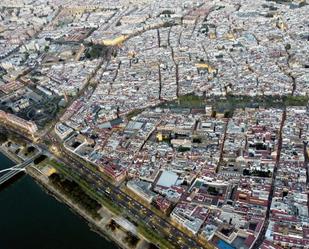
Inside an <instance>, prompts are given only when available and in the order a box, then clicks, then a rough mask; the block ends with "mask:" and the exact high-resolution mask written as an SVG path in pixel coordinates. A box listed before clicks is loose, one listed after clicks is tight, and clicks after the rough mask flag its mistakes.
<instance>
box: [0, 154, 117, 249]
mask: <svg viewBox="0 0 309 249" xmlns="http://www.w3.org/2000/svg"><path fill="white" fill-rule="evenodd" d="M13 165H14V163H13V162H11V161H10V160H9V159H7V158H6V157H5V156H3V155H2V154H0V169H5V168H8V167H11V166H13ZM116 248H117V246H116V245H115V244H114V243H112V242H110V241H108V240H106V239H104V238H102V237H101V236H99V235H98V234H96V233H95V232H93V231H91V230H90V228H89V226H88V225H87V224H86V222H85V221H84V220H83V219H82V218H80V217H79V216H78V215H76V214H74V213H73V212H72V211H71V210H70V209H69V208H68V207H67V206H66V205H64V204H62V203H60V202H58V201H57V200H56V199H55V198H53V197H52V196H50V195H48V194H46V193H45V192H44V191H43V189H42V188H41V187H40V186H39V185H37V184H36V183H35V182H34V181H33V180H32V179H31V177H29V176H27V175H25V176H22V177H21V178H20V179H18V180H16V181H15V182H13V183H11V184H9V185H8V186H6V187H4V188H1V190H0V249H116Z"/></svg>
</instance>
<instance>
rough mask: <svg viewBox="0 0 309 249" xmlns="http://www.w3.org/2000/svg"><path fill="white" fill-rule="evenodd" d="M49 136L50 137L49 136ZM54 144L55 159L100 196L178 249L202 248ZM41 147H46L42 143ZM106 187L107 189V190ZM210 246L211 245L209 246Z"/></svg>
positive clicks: (54, 141)
mask: <svg viewBox="0 0 309 249" xmlns="http://www.w3.org/2000/svg"><path fill="white" fill-rule="evenodd" d="M49 138H50V137H49ZM53 143H54V146H56V147H57V148H58V149H59V151H60V153H61V156H59V157H58V158H57V159H58V160H59V161H60V162H62V163H64V164H65V165H67V166H68V167H69V168H71V170H73V171H74V173H76V174H78V175H79V176H80V177H81V178H82V179H83V180H85V181H87V183H88V184H89V185H90V186H92V187H93V188H94V190H96V191H97V193H98V194H100V195H101V196H104V197H107V198H108V199H110V200H112V201H113V202H114V203H116V204H117V205H119V206H120V207H121V208H122V209H123V210H125V212H126V213H127V214H128V215H129V216H130V217H132V218H133V219H134V220H136V221H142V222H143V223H145V224H146V225H147V226H148V227H149V229H150V230H154V231H155V232H156V233H158V234H159V235H160V236H161V237H162V238H165V239H166V240H168V241H169V242H170V243H171V244H173V245H174V246H175V248H180V249H198V248H204V247H203V246H202V245H201V244H200V243H199V242H197V241H196V240H195V238H191V237H190V236H189V235H187V234H185V233H183V232H182V231H180V230H179V229H178V228H176V227H175V226H174V225H172V224H171V223H169V221H167V220H166V219H164V218H162V217H160V216H158V215H157V214H156V213H154V212H153V211H152V210H150V209H149V208H148V207H146V206H144V205H143V204H141V203H139V202H138V201H136V200H135V199H133V198H132V197H131V196H129V195H128V194H126V193H125V192H123V191H122V190H121V189H120V188H118V187H116V186H114V185H113V184H112V183H110V182H109V181H107V180H106V179H104V178H103V177H102V176H101V175H100V174H99V173H98V172H95V171H93V170H91V169H89V168H88V167H86V166H85V165H84V164H82V163H81V162H80V161H79V160H78V159H77V158H75V157H73V156H72V155H71V154H70V153H68V152H67V151H66V150H65V149H64V148H63V146H62V145H61V144H59V143H58V142H57V141H56V140H55V139H53ZM41 148H43V149H45V150H46V149H48V148H47V147H46V146H45V145H43V144H42V147H41ZM107 189H108V191H107ZM209 248H212V247H209Z"/></svg>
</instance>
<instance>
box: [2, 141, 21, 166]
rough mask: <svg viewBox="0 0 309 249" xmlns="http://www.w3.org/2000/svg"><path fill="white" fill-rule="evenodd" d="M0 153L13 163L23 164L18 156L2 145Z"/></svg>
mask: <svg viewBox="0 0 309 249" xmlns="http://www.w3.org/2000/svg"><path fill="white" fill-rule="evenodd" d="M0 153H2V154H3V155H5V156H6V157H7V158H9V159H10V160H11V161H12V162H14V163H16V164H19V163H22V160H21V158H19V157H18V156H17V155H16V154H14V153H12V152H10V151H9V150H8V149H7V147H6V146H4V145H3V144H1V145H0Z"/></svg>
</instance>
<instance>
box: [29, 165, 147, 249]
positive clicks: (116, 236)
mask: <svg viewBox="0 0 309 249" xmlns="http://www.w3.org/2000/svg"><path fill="white" fill-rule="evenodd" d="M27 173H28V174H29V175H30V176H31V177H32V178H33V179H34V180H35V181H36V182H37V183H38V184H39V185H40V186H42V187H43V188H44V189H45V190H46V192H47V193H48V194H50V195H52V196H53V197H55V198H56V199H57V200H58V201H59V202H62V203H64V204H66V205H67V206H68V207H69V208H70V209H71V210H72V211H73V212H75V213H77V214H78V215H80V216H81V217H82V218H83V219H85V220H86V221H87V222H88V224H89V226H90V227H91V229H93V230H94V231H95V232H97V233H98V234H100V235H101V236H102V237H104V238H106V239H109V240H112V241H114V242H115V243H116V244H117V246H118V247H119V248H124V249H132V247H130V246H129V245H128V244H126V243H124V242H123V239H124V237H125V233H123V231H116V232H115V231H111V230H110V229H107V228H106V226H107V225H108V224H109V223H110V221H111V219H112V218H115V216H114V214H113V213H111V212H110V211H109V210H107V209H105V208H104V207H103V208H102V209H100V212H99V213H100V216H101V217H102V218H101V219H100V220H96V219H94V218H92V216H90V215H89V214H88V213H87V212H86V211H85V210H83V209H82V208H80V207H79V206H78V205H77V204H76V203H74V202H73V201H72V200H71V199H69V198H68V197H67V196H66V195H64V194H63V193H61V192H60V191H59V190H58V189H56V188H55V187H54V186H53V185H52V184H51V183H50V182H49V180H48V177H46V176H44V175H42V174H41V173H40V172H39V171H37V170H36V169H35V168H33V167H28V168H27ZM139 244H144V241H143V240H140V242H139ZM139 244H138V245H137V247H136V248H140V246H139Z"/></svg>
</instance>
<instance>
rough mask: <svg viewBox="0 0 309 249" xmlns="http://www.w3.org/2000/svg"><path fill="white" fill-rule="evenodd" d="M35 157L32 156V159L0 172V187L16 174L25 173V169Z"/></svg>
mask: <svg viewBox="0 0 309 249" xmlns="http://www.w3.org/2000/svg"><path fill="white" fill-rule="evenodd" d="M36 157H37V155H35V156H33V157H32V158H29V159H27V160H26V161H24V162H22V163H20V164H17V165H15V166H13V167H11V168H7V169H3V170H0V174H2V173H4V174H3V175H2V176H0V185H1V184H3V183H5V182H7V181H8V180H10V179H11V178H13V177H14V176H16V175H17V174H18V173H20V172H22V171H25V170H26V167H27V166H28V165H29V164H31V163H32V162H33V160H34V159H35V158H36Z"/></svg>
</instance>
